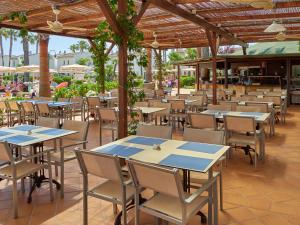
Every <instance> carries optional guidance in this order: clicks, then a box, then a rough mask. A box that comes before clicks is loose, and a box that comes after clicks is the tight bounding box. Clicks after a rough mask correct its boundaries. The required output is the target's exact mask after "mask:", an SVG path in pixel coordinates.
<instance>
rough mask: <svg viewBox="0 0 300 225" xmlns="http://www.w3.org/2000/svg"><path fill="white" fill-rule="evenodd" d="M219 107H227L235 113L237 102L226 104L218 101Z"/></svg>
mask: <svg viewBox="0 0 300 225" xmlns="http://www.w3.org/2000/svg"><path fill="white" fill-rule="evenodd" d="M219 103H220V105H229V106H231V111H236V107H237V106H238V102H226V101H220V102H219Z"/></svg>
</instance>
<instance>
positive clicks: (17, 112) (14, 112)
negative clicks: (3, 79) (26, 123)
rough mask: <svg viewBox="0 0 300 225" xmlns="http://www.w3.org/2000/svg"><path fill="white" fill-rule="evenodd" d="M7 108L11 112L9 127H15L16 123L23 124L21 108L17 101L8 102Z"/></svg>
mask: <svg viewBox="0 0 300 225" xmlns="http://www.w3.org/2000/svg"><path fill="white" fill-rule="evenodd" d="M7 107H8V110H9V126H14V125H15V123H18V124H21V108H20V106H19V105H18V103H17V102H16V101H8V102H7ZM15 118H16V119H17V121H16V120H15Z"/></svg>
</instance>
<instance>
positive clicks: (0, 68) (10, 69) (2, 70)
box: [0, 66, 16, 73]
mask: <svg viewBox="0 0 300 225" xmlns="http://www.w3.org/2000/svg"><path fill="white" fill-rule="evenodd" d="M15 71H16V68H15V67H7V66H0V73H11V72H15Z"/></svg>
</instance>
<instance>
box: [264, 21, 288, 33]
mask: <svg viewBox="0 0 300 225" xmlns="http://www.w3.org/2000/svg"><path fill="white" fill-rule="evenodd" d="M285 31H286V28H285V27H284V26H283V25H282V24H281V23H277V22H276V21H275V20H274V21H273V23H272V24H271V25H269V26H268V27H267V28H266V29H265V30H264V32H266V33H280V32H285Z"/></svg>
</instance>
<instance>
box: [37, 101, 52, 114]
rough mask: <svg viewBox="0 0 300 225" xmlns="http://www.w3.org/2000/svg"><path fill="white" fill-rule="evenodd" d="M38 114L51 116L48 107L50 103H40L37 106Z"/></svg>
mask: <svg viewBox="0 0 300 225" xmlns="http://www.w3.org/2000/svg"><path fill="white" fill-rule="evenodd" d="M36 106H37V109H38V112H39V113H40V114H49V113H50V108H49V106H48V103H38V104H36Z"/></svg>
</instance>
